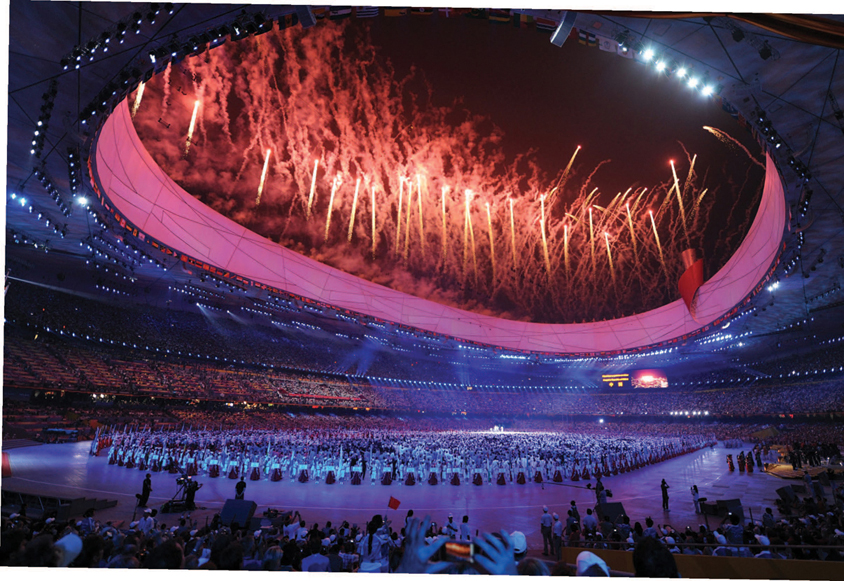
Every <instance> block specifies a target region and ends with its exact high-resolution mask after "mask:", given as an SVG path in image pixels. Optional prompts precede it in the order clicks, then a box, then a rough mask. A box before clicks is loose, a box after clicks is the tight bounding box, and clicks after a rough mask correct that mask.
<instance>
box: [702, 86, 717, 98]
mask: <svg viewBox="0 0 844 581" xmlns="http://www.w3.org/2000/svg"><path fill="white" fill-rule="evenodd" d="M713 90H714V89H713V88H712V85H706V86H705V87H704V88H703V89H701V91H700V92H701V93H702V94H703V96H704V97H708V96H709V95H711V94H712V91H713Z"/></svg>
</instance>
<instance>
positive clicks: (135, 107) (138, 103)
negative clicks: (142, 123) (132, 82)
mask: <svg viewBox="0 0 844 581" xmlns="http://www.w3.org/2000/svg"><path fill="white" fill-rule="evenodd" d="M145 84H146V83H144V82H143V81H141V83H140V84H139V85H138V93H137V94H136V95H135V104H134V105H133V106H132V119H134V118H135V113H137V112H138V107H140V106H141V99H143V98H144V85H145Z"/></svg>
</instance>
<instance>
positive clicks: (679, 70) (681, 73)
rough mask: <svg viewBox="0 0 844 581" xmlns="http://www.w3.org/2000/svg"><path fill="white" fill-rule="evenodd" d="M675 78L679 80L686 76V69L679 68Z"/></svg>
mask: <svg viewBox="0 0 844 581" xmlns="http://www.w3.org/2000/svg"><path fill="white" fill-rule="evenodd" d="M677 76H678V77H680V78H681V79H682V78H683V77H685V76H686V67H680V68H679V69H677Z"/></svg>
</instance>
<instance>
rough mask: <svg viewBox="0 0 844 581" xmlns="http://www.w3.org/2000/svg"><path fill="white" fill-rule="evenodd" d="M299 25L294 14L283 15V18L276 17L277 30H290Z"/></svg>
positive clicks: (297, 18) (297, 16)
mask: <svg viewBox="0 0 844 581" xmlns="http://www.w3.org/2000/svg"><path fill="white" fill-rule="evenodd" d="M297 24H299V15H298V14H296V13H295V12H292V13H291V14H285V15H284V16H279V17H278V29H279V30H284V29H285V28H292V27H293V26H296V25H297Z"/></svg>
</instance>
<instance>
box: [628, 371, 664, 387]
mask: <svg viewBox="0 0 844 581" xmlns="http://www.w3.org/2000/svg"><path fill="white" fill-rule="evenodd" d="M630 383H631V385H633V387H636V388H645V389H653V388H663V387H668V376H667V375H666V374H665V372H664V371H662V370H661V369H640V370H639V371H634V372H633V373H632V374H631V380H630Z"/></svg>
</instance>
